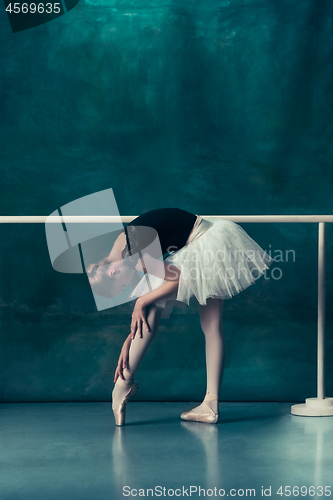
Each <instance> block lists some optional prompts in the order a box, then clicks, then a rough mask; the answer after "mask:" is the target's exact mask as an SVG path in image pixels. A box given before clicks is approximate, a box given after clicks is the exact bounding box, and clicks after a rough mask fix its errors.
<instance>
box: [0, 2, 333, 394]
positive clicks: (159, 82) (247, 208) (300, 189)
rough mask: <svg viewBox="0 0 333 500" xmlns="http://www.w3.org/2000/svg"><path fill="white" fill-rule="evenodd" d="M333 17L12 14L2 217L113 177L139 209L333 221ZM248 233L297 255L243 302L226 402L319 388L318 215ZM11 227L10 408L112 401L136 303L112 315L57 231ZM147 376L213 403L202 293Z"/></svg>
mask: <svg viewBox="0 0 333 500" xmlns="http://www.w3.org/2000/svg"><path fill="white" fill-rule="evenodd" d="M332 13H333V6H332V4H331V2H329V1H321V2H318V1H315V0H311V1H310V0H302V1H300V0H299V1H295V2H292V3H290V2H288V1H284V0H282V1H281V0H279V1H277V0H259V1H258V0H256V1H255V0H244V1H240V0H235V1H233V2H229V1H221V0H216V1H213V0H208V1H207V0H205V1H202V2H198V1H193V2H191V1H178V2H170V1H165V2H160V1H159V2H157V1H147V2H144V3H142V2H139V1H137V0H133V1H127V2H121V1H120V2H113V1H110V2H103V1H87V0H86V1H83V0H81V1H80V3H79V4H78V6H77V7H76V8H74V9H73V10H72V11H71V12H70V13H68V14H66V15H65V16H63V17H61V18H59V19H57V20H54V21H52V22H50V23H47V24H45V25H42V26H39V27H37V28H34V29H31V30H27V31H24V32H20V33H16V34H12V32H11V30H10V26H9V22H8V19H7V18H6V15H5V13H4V12H2V13H1V15H0V27H1V30H0V40H1V45H0V54H1V55H0V57H1V59H0V60H1V80H0V92H1V93H0V95H1V118H2V119H1V121H0V160H1V167H0V168H1V185H0V193H1V203H0V213H1V215H48V214H50V213H51V212H52V211H53V210H54V209H56V208H58V207H59V206H61V205H63V204H66V203H68V202H69V201H72V200H74V199H76V198H79V197H81V196H85V195H87V194H90V193H93V192H96V191H99V190H103V189H107V188H109V187H112V188H113V189H114V193H115V196H116V199H117V202H118V206H119V210H120V213H122V214H129V215H137V214H139V213H141V212H144V211H146V210H150V209H153V208H157V207H167V206H170V207H172V206H178V207H180V208H184V209H186V210H189V211H192V212H195V213H198V214H201V215H204V214H212V215H213V214H230V215H231V214H245V215H246V214H317V213H318V214H329V213H332V209H331V192H332V181H333V171H332V170H331V169H330V166H331V163H332V141H331V137H332V132H333V130H332V129H333V124H332V118H331V116H332V99H333V97H332V92H331V82H332V72H333V64H332V60H333V53H332V52H333V33H332ZM242 226H243V227H244V229H246V230H247V231H248V232H249V234H250V235H251V236H252V237H253V238H254V239H255V240H256V241H257V242H258V243H259V244H260V245H261V246H262V247H263V248H264V249H266V250H269V249H271V250H272V255H273V256H274V255H276V254H274V250H276V249H281V252H282V259H283V260H285V258H286V254H285V251H286V250H287V249H293V250H294V251H295V255H296V260H295V262H293V261H292V260H290V261H289V262H277V263H276V267H279V268H281V270H282V273H283V274H282V279H280V280H276V279H275V280H274V279H273V278H272V277H271V275H270V273H267V278H270V279H266V280H265V279H263V278H262V279H261V280H260V282H258V283H257V284H256V285H255V286H254V287H250V289H248V290H246V291H244V292H243V293H242V294H240V295H239V296H237V297H235V298H234V299H232V300H231V301H225V306H224V318H225V323H224V326H225V335H226V344H227V366H226V372H225V379H224V384H223V390H222V398H224V399H226V400H263V401H269V400H270V401H272V400H273V401H281V400H303V399H304V398H305V397H309V396H314V395H315V392H316V296H317V295H316V294H317V288H316V287H317V284H316V272H317V264H316V256H317V246H316V245H317V240H316V238H317V232H316V231H317V229H316V226H315V225H313V224H306V225H305V224H304V225H302V224H271V225H269V224H242ZM0 233H1V234H0V252H1V253H0V255H1V264H0V265H1V270H0V273H1V274H0V306H1V307H0V310H1V322H0V333H1V353H0V356H1V357H2V362H1V363H2V364H1V366H2V374H1V377H2V383H1V398H2V400H3V401H59V400H66V401H80V400H85V401H91V400H98V401H99V400H100V401H105V400H108V399H109V398H110V392H111V386H112V384H111V379H112V375H113V372H114V369H115V365H116V361H117V357H118V354H119V350H120V347H121V345H122V341H123V340H124V338H125V336H126V335H127V333H128V328H129V322H130V314H131V304H127V305H124V306H121V307H118V308H116V309H110V310H106V311H103V312H97V311H96V309H95V305H94V302H93V298H92V295H91V291H90V288H89V287H88V286H87V283H86V281H85V277H84V276H78V275H65V274H59V273H56V272H55V271H53V269H52V267H51V264H50V260H49V256H48V252H47V247H46V241H45V230H44V226H43V224H35V225H25V224H21V225H2V226H1V227H0ZM327 237H328V245H327V252H328V262H327V288H328V290H327V301H328V311H327V348H328V355H327V360H328V366H327V379H328V381H327V385H328V387H327V389H328V390H327V393H328V395H330V396H331V395H332V393H333V385H332V381H331V379H332V377H331V376H330V375H331V373H332V368H331V367H330V364H331V363H330V359H331V358H332V350H333V339H332V312H331V311H330V308H329V306H330V303H331V301H332V280H331V276H332V275H333V266H332V264H331V259H330V256H331V255H332V244H333V228H332V227H331V226H329V227H328V228H327ZM269 245H271V246H269ZM175 345H176V346H177V347H176V348H175ZM138 379H139V381H140V382H141V390H140V393H139V394H138V396H137V399H142V400H145V399H148V400H156V399H163V400H177V399H179V400H181V399H192V400H193V399H200V397H201V396H202V395H203V394H204V390H205V372H204V343H203V336H202V334H201V332H200V325H199V320H198V313H197V311H196V307H195V304H194V303H193V304H192V305H191V307H190V308H189V309H188V310H187V311H186V312H184V311H182V310H178V311H175V313H174V314H173V315H172V317H171V318H170V320H168V321H164V322H163V323H162V326H161V330H160V334H159V336H158V338H157V340H156V342H155V344H154V345H153V346H152V348H151V351H150V352H149V353H148V354H147V358H146V359H145V360H144V363H143V365H142V367H141V369H140V372H139V373H138Z"/></svg>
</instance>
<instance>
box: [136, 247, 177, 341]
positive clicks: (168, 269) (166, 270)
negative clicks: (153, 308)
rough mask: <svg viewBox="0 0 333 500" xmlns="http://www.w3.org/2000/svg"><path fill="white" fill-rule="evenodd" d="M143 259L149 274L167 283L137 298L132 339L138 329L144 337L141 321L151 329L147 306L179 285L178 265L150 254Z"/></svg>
mask: <svg viewBox="0 0 333 500" xmlns="http://www.w3.org/2000/svg"><path fill="white" fill-rule="evenodd" d="M143 260H144V265H145V267H146V269H147V270H148V272H149V274H153V275H154V276H158V277H159V278H162V279H164V280H165V281H166V283H164V284H163V285H162V286H160V287H159V288H157V289H156V290H153V291H151V292H148V293H146V294H144V295H142V296H141V297H139V298H138V299H137V301H136V303H135V307H134V310H133V314H132V323H131V335H132V339H134V337H135V334H136V332H137V331H138V332H139V336H140V337H142V329H141V323H143V324H144V325H145V327H146V328H147V330H148V331H149V325H148V323H147V320H146V307H147V306H148V305H149V304H152V303H153V302H155V301H156V300H160V299H163V298H165V297H167V296H169V295H171V294H173V293H175V292H176V291H177V290H178V285H179V276H180V271H179V269H177V267H175V266H173V265H172V264H166V263H165V262H161V261H158V260H156V259H154V258H153V257H151V256H150V255H148V254H145V256H144V259H143Z"/></svg>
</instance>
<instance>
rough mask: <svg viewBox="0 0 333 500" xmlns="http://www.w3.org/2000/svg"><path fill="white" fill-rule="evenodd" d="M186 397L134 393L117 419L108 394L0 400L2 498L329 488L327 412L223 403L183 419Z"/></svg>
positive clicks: (303, 493)
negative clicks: (210, 413)
mask: <svg viewBox="0 0 333 500" xmlns="http://www.w3.org/2000/svg"><path fill="white" fill-rule="evenodd" d="M192 406H193V404H192V405H191V404H189V403H137V402H130V403H129V404H128V409H127V425H126V426H125V427H122V428H119V427H116V426H115V425H114V422H113V418H112V414H111V405H110V403H45V404H42V403H32V404H27V403H17V404H2V405H1V407H0V411H1V416H0V422H1V425H0V433H1V448H0V464H1V468H0V474H1V478H0V479H1V480H0V499H1V500H5V499H11V500H15V499H17V500H21V499H22V500H39V499H43V500H48V499H50V500H55V499H57V500H58V499H59V500H60V499H71V500H76V499H78V500H85V499H87V500H104V499H108V500H110V499H118V498H119V499H120V498H122V499H123V498H135V495H136V498H147V497H148V498H152V497H155V498H170V497H171V496H173V497H174V498H175V497H181V498H207V497H209V498H221V497H222V496H225V497H227V496H229V497H234V498H242V497H249V496H250V495H251V496H252V497H253V496H256V497H265V496H268V495H269V493H271V494H270V497H271V498H276V499H281V498H282V499H283V498H285V497H286V496H288V488H287V489H286V490H284V488H285V487H287V486H290V487H291V491H292V488H293V487H296V488H295V489H294V492H292V493H291V496H290V498H295V497H296V496H299V498H318V497H319V496H322V497H323V498H327V497H328V496H333V493H332V490H333V487H332V486H333V472H332V471H333V446H332V445H333V418H332V417H296V416H292V415H291V414H290V404H288V403H221V404H220V413H221V418H220V421H219V423H218V424H217V425H209V424H201V423H196V422H183V421H181V420H180V419H179V415H180V413H181V412H182V411H185V410H187V409H190V408H191V407H192ZM280 486H282V488H283V492H284V493H286V494H284V495H282V496H281V495H279V494H278V489H279V487H280ZM325 486H326V487H331V488H326V494H325ZM297 487H299V488H300V489H299V495H297ZM301 487H303V489H302V490H301ZM310 487H312V489H310ZM321 487H323V488H324V489H323V491H322V490H321ZM163 488H165V489H163ZM199 488H201V491H200V495H199ZM262 488H264V490H265V493H266V494H265V495H263V493H262ZM270 488H271V490H269V489H270ZM250 489H252V492H250V491H249V490H250ZM246 490H248V491H246ZM253 490H254V491H253ZM280 491H281V490H280ZM329 491H331V495H329V494H328V493H329ZM313 493H315V495H314V494H313Z"/></svg>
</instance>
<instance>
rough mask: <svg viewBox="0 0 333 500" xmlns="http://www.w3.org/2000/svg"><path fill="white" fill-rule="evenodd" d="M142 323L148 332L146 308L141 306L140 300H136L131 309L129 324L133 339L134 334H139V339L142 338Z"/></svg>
mask: <svg viewBox="0 0 333 500" xmlns="http://www.w3.org/2000/svg"><path fill="white" fill-rule="evenodd" d="M142 323H143V324H144V325H145V327H146V328H147V331H148V332H149V325H148V323H147V320H146V308H145V307H144V306H143V305H142V303H141V301H140V299H138V300H137V301H136V303H135V307H134V309H133V314H132V323H131V336H132V339H134V337H135V334H136V332H139V337H140V338H142Z"/></svg>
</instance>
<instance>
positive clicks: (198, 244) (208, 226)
mask: <svg viewBox="0 0 333 500" xmlns="http://www.w3.org/2000/svg"><path fill="white" fill-rule="evenodd" d="M272 262H273V259H272V258H271V257H270V256H269V255H268V254H267V253H266V252H265V251H264V250H263V249H262V248H261V247H260V246H259V245H258V244H257V243H256V242H255V241H254V240H253V239H252V238H251V237H250V236H249V235H248V234H247V233H246V231H245V230H244V229H243V228H242V227H241V226H239V225H238V224H236V223H235V222H232V221H229V220H225V219H218V220H216V219H214V218H211V217H206V218H205V219H203V218H201V217H199V216H198V217H197V221H196V223H195V225H194V228H193V230H192V232H191V234H190V236H189V238H188V240H187V243H186V245H185V246H184V247H183V248H181V249H180V250H177V251H175V252H173V253H171V254H170V255H169V256H168V257H167V258H166V260H165V263H166V264H167V265H168V264H172V265H174V266H176V267H177V268H178V269H179V270H180V271H181V272H180V279H179V286H178V291H177V292H176V293H175V294H173V295H170V296H168V297H167V298H166V299H161V300H158V301H156V302H155V304H156V305H157V306H158V307H160V308H162V309H163V311H162V317H164V318H168V317H169V316H170V314H171V311H172V309H173V306H174V305H175V301H177V302H179V303H183V304H186V305H188V304H189V301H190V298H191V297H195V298H196V299H197V301H198V302H199V304H201V305H206V303H207V299H208V298H220V299H231V298H232V297H233V296H234V295H237V294H238V293H240V292H241V291H242V290H245V289H246V288H248V287H249V286H250V285H253V284H254V283H255V282H256V280H257V279H258V278H260V277H261V276H262V275H263V274H264V272H265V270H266V269H268V267H269V265H270V264H271V263H272ZM163 283H165V281H164V280H162V279H161V278H158V277H156V276H151V275H149V276H147V275H146V276H144V277H143V278H142V280H141V281H140V283H139V284H138V286H137V287H136V288H135V289H134V290H133V293H132V296H133V297H139V296H141V295H143V294H144V293H148V292H149V291H150V290H152V289H153V290H155V289H156V288H159V287H160V286H162V285H163Z"/></svg>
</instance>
